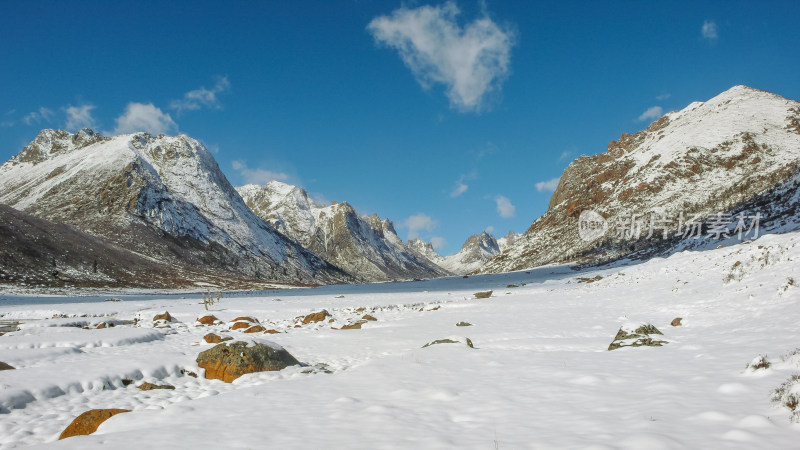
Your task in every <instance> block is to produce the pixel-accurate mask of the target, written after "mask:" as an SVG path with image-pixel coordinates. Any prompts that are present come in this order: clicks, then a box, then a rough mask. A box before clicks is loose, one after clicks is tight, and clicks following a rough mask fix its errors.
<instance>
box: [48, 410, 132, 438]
mask: <svg viewBox="0 0 800 450" xmlns="http://www.w3.org/2000/svg"><path fill="white" fill-rule="evenodd" d="M130 411H131V410H130V409H92V410H89V411H86V412H85V413H83V414H81V415H80V416H78V417H76V418H75V420H73V421H72V423H71V424H69V426H68V427H67V428H66V429H64V431H63V432H62V433H61V436H59V437H58V439H65V438H68V437H72V436H83V435H87V434H92V433H94V432H95V431H97V427H99V426H100V424H101V423H103V422H105V421H106V420H108V419H110V418H111V416H114V415H117V414H119V413H124V412H130Z"/></svg>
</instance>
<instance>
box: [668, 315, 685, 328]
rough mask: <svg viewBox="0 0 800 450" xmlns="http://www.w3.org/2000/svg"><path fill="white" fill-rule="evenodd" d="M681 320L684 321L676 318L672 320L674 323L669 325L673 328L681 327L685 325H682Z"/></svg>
mask: <svg viewBox="0 0 800 450" xmlns="http://www.w3.org/2000/svg"><path fill="white" fill-rule="evenodd" d="M681 320H683V318H682V317H676V318H674V319H672V322H670V323H669V324H670V325H672V326H673V327H679V326H681V325H683V324H682V323H681Z"/></svg>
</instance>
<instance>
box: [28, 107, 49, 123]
mask: <svg viewBox="0 0 800 450" xmlns="http://www.w3.org/2000/svg"><path fill="white" fill-rule="evenodd" d="M52 117H53V110H52V109H50V108H45V107H44V106H42V107H40V108H39V109H38V110H36V111H33V112H30V113H28V114H26V115H25V117H23V118H22V121H23V122H25V125H33V124H38V123H41V122H49V121H50V119H51V118H52Z"/></svg>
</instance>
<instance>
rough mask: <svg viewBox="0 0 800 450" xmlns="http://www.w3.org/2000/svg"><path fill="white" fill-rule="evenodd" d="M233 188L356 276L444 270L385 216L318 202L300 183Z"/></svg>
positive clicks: (287, 231) (427, 273) (294, 236)
mask: <svg viewBox="0 0 800 450" xmlns="http://www.w3.org/2000/svg"><path fill="white" fill-rule="evenodd" d="M237 190H238V192H239V194H240V195H241V196H242V198H243V199H244V201H245V203H246V204H247V206H249V207H250V208H251V209H252V210H253V211H254V212H255V214H257V215H258V216H259V217H260V218H262V219H263V220H264V221H266V222H268V223H270V224H271V225H272V226H274V227H275V228H276V229H277V230H279V231H280V232H282V233H284V234H285V235H287V236H289V237H290V238H292V239H295V240H296V241H297V242H299V243H300V244H301V245H302V246H303V247H305V248H306V249H308V250H309V251H311V252H313V253H314V254H316V255H319V256H320V257H321V258H323V259H325V260H326V261H329V262H330V263H332V264H335V265H336V266H338V267H340V268H342V269H343V270H345V271H347V272H348V273H350V274H352V275H353V276H354V277H356V278H357V279H359V280H361V281H387V280H401V279H411V278H432V277H439V276H445V275H448V274H449V273H448V272H447V271H446V270H444V269H442V268H441V267H439V266H438V265H436V264H435V263H433V262H431V261H429V260H428V259H427V258H426V257H425V256H424V255H421V254H418V253H416V252H414V251H412V250H411V249H410V248H409V247H408V246H406V244H405V243H404V242H403V241H402V239H400V238H399V237H398V236H397V232H396V231H395V229H394V224H393V223H392V222H391V221H390V220H388V219H381V218H380V217H378V216H377V215H372V216H360V215H359V214H358V213H357V212H356V210H355V209H354V208H353V207H352V206H351V205H350V204H348V203H347V202H342V203H337V202H334V203H333V204H331V205H328V206H324V205H318V204H316V203H315V202H314V201H313V200H312V199H311V197H310V196H309V195H308V192H306V191H305V190H304V189H303V188H300V187H297V186H292V185H289V184H286V183H281V182H279V181H271V182H269V183H267V184H266V185H264V186H257V185H246V186H242V187H238V188H237Z"/></svg>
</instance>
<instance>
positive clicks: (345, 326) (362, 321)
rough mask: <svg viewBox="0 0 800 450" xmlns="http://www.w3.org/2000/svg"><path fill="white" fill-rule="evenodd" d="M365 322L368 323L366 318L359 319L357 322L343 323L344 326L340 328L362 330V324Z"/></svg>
mask: <svg viewBox="0 0 800 450" xmlns="http://www.w3.org/2000/svg"><path fill="white" fill-rule="evenodd" d="M365 323H367V321H366V320H359V321H358V322H356V323H351V324H349V325H343V326H342V328H340V329H341V330H360V329H361V325H364V324H365Z"/></svg>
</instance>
